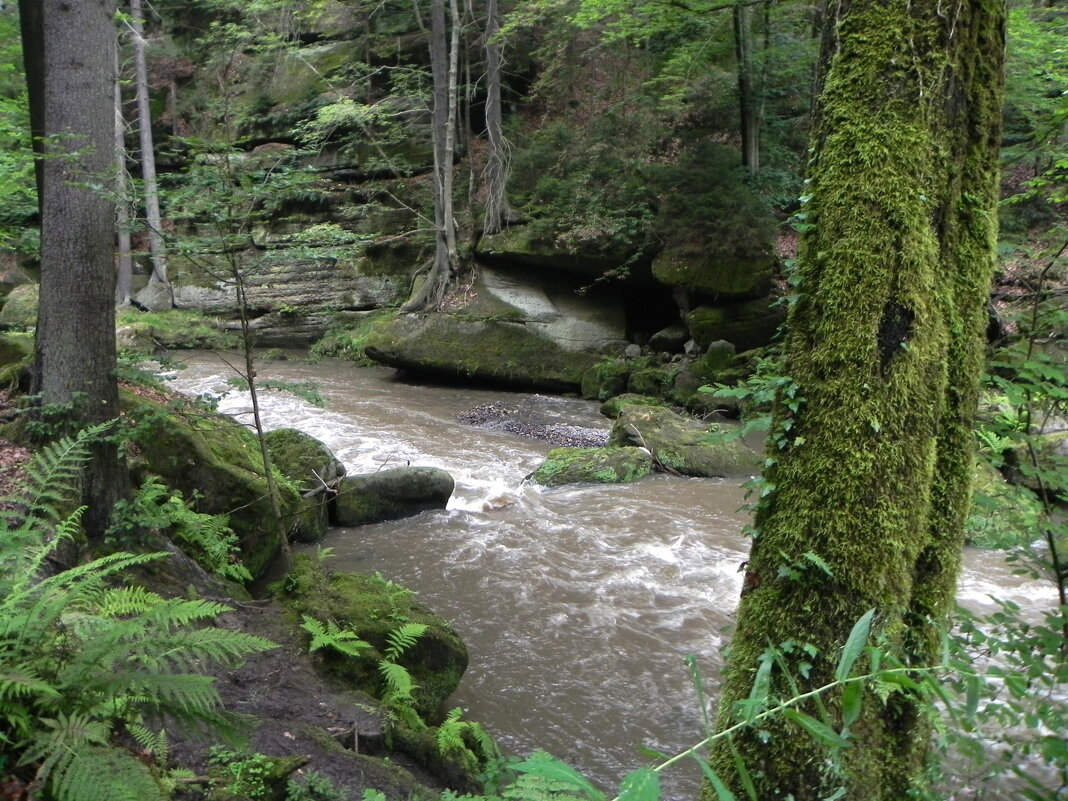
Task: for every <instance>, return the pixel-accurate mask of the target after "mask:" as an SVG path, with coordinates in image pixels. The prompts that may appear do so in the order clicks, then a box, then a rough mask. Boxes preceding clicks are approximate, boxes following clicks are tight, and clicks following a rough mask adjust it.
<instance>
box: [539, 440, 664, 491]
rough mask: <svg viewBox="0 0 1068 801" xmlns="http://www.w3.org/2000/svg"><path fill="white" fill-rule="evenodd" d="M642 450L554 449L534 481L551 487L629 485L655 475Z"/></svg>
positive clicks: (627, 448)
mask: <svg viewBox="0 0 1068 801" xmlns="http://www.w3.org/2000/svg"><path fill="white" fill-rule="evenodd" d="M652 467H653V462H652V458H651V457H650V456H649V454H648V453H647V452H646V451H644V450H642V449H641V448H632V447H617V448H553V449H552V450H551V451H549V455H548V457H546V459H545V461H544V462H543V463H542V464H541V465H540V466H539V467H538V469H537V470H535V471H534V472H533V473H532V474H531V475H530V480H531V481H533V482H535V483H536V484H543V485H544V486H547V487H557V486H560V485H562V484H579V483H592V484H625V483H629V482H631V481H637V480H638V479H639V478H642V477H643V476H646V475H648V474H649V473H650V472H652Z"/></svg>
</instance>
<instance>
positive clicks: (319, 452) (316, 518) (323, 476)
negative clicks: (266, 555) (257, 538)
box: [266, 428, 345, 542]
mask: <svg viewBox="0 0 1068 801" xmlns="http://www.w3.org/2000/svg"><path fill="white" fill-rule="evenodd" d="M266 438H267V450H268V451H269V452H270V454H271V462H272V463H273V464H274V466H275V467H276V468H278V471H279V472H280V473H281V474H282V475H284V476H285V477H286V478H288V479H289V480H290V481H292V482H293V484H294V485H295V486H296V488H297V490H298V492H300V494H301V499H302V503H301V505H300V509H299V510H298V513H297V517H296V520H295V521H293V525H292V527H291V529H290V531H291V533H290V536H291V537H292V538H293V539H294V540H296V541H297V542H315V541H317V540H319V539H321V538H322V536H323V535H324V534H325V533H326V529H327V526H328V525H329V498H328V496H329V495H330V493H328V492H327V491H326V490H327V487H328V486H329V485H331V484H332V483H333V482H334V481H336V480H337V479H340V478H341V477H342V476H344V475H345V465H343V464H342V463H341V462H339V461H338V459H337V457H336V456H334V453H333V451H331V450H330V449H329V448H328V447H326V445H324V444H323V443H322V442H320V441H319V440H317V439H316V438H315V437H313V436H311V435H310V434H305V433H304V432H303V431H298V430H297V429H295V428H279V429H277V430H275V431H268V432H267V435H266Z"/></svg>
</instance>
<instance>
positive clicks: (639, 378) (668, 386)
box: [627, 367, 679, 398]
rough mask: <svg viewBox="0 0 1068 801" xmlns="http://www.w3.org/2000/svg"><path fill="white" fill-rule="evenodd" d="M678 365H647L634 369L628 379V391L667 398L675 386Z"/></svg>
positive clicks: (633, 393)
mask: <svg viewBox="0 0 1068 801" xmlns="http://www.w3.org/2000/svg"><path fill="white" fill-rule="evenodd" d="M678 373H679V368H678V367H646V368H644V369H641V370H634V371H632V372H631V374H630V377H629V378H628V379H627V392H628V393H630V394H632V395H647V396H650V397H653V398H667V397H669V396H670V395H671V390H672V388H673V387H674V386H675V376H677V375H678Z"/></svg>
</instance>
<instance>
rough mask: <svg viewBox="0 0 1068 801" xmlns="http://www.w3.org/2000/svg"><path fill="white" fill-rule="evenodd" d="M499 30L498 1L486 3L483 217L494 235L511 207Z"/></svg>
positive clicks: (506, 220) (508, 217) (507, 218)
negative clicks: (502, 107)
mask: <svg viewBox="0 0 1068 801" xmlns="http://www.w3.org/2000/svg"><path fill="white" fill-rule="evenodd" d="M500 28H501V19H500V12H499V11H498V8H497V0H487V3H486V34H485V42H484V47H485V49H486V139H487V140H488V141H489V156H488V157H487V159H486V213H485V217H484V220H483V225H482V227H483V232H484V233H487V234H495V233H497V232H498V231H500V230H501V227H502V226H504V225H507V224H508V223H509V222H511V221H512V218H513V216H514V214H513V212H512V207H511V206H510V205H509V204H508V194H507V192H506V188H507V183H508V163H509V154H508V140H507V139H505V138H504V128H503V114H502V112H501V71H502V69H503V61H504V59H503V58H502V57H501V43H500V42H499V41H498V32H499V31H500Z"/></svg>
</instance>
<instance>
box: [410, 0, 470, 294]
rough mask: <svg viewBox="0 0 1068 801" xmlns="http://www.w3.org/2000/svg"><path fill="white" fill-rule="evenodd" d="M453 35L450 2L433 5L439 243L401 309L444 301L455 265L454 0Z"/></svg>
mask: <svg viewBox="0 0 1068 801" xmlns="http://www.w3.org/2000/svg"><path fill="white" fill-rule="evenodd" d="M451 9H452V13H453V35H452V44H451V48H450V46H449V45H448V44H446V42H447V39H448V30H447V28H448V26H447V24H446V22H445V0H432V2H431V3H430V70H431V76H432V78H433V85H434V107H433V110H432V115H431V127H432V135H433V142H434V227H435V229H436V242H435V248H434V260H433V262H432V263H431V267H430V271H429V273H428V274H427V276H426V279H425V280H424V281H423V284H422V286H420V287H419V288H418V289H417V290H416V291H415V293H413V295H412V297H411V298H410V299H409V300H408V301H407V302H406V303H405V304H404V305H403V306H402V307H401V311H418V310H420V309H425V308H433V307H434V306H437V305H438V304H439V303H441V300H442V299H443V298H444V297H445V292H446V290H447V289H448V286H449V281H450V279H451V278H452V274H453V271H454V270H455V266H456V221H455V218H454V216H453V209H452V169H453V164H452V162H453V148H454V142H455V133H454V129H455V125H456V111H455V108H456V99H455V98H456V94H455V86H456V69H457V64H458V59H459V49H460V47H459V24H458V23H459V20H458V19H457V14H456V0H451Z"/></svg>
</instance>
